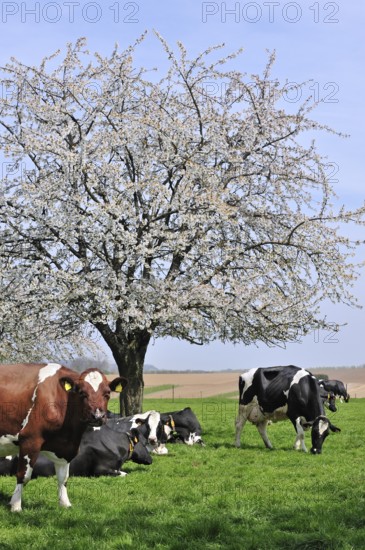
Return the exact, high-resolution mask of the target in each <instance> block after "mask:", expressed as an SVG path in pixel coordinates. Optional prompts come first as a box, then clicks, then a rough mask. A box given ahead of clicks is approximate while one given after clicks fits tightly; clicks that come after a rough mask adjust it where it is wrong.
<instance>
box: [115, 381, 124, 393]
mask: <svg viewBox="0 0 365 550" xmlns="http://www.w3.org/2000/svg"><path fill="white" fill-rule="evenodd" d="M114 391H117V392H119V393H120V392H122V391H123V386H122V384H121V383H119V384H118V385H117V386H115V390H114Z"/></svg>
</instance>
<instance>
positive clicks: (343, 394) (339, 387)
mask: <svg viewBox="0 0 365 550" xmlns="http://www.w3.org/2000/svg"><path fill="white" fill-rule="evenodd" d="M318 384H319V385H320V386H321V387H322V388H323V389H324V390H325V391H328V392H332V393H334V395H337V396H338V397H340V398H343V399H344V400H345V402H346V403H347V402H348V400H349V399H350V395H349V394H348V393H347V390H346V388H345V384H344V383H343V382H341V380H318Z"/></svg>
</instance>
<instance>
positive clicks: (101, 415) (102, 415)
mask: <svg viewBox="0 0 365 550" xmlns="http://www.w3.org/2000/svg"><path fill="white" fill-rule="evenodd" d="M105 421H106V412H105V411H101V410H100V409H96V411H95V412H94V413H92V414H91V418H90V420H89V424H90V426H101V425H102V424H104V423H105Z"/></svg>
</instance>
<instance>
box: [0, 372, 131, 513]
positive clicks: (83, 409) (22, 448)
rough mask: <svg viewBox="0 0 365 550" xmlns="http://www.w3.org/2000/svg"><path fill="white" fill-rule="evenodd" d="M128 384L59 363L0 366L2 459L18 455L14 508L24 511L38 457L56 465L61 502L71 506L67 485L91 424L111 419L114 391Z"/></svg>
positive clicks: (63, 504) (0, 442) (15, 510)
mask: <svg viewBox="0 0 365 550" xmlns="http://www.w3.org/2000/svg"><path fill="white" fill-rule="evenodd" d="M126 384H127V380H126V379H125V378H121V377H118V378H116V379H114V380H113V381H111V382H108V380H107V379H106V377H105V375H104V374H103V373H102V372H100V371H99V370H97V369H88V370H86V371H84V372H82V373H81V374H80V373H78V372H75V371H72V370H71V369H68V368H66V367H64V366H62V365H59V364H56V363H49V364H34V363H32V364H25V363H20V364H13V365H4V364H3V365H0V408H1V414H0V456H8V455H13V456H14V455H18V454H19V461H18V467H17V473H16V478H17V484H16V487H15V491H14V493H13V496H12V498H11V501H10V505H11V510H12V511H13V512H18V511H20V510H21V498H22V490H23V485H25V484H26V483H27V482H28V481H29V480H30V479H31V477H32V471H33V468H34V465H35V462H36V460H37V458H38V456H39V454H43V455H44V456H46V457H48V458H49V459H50V460H51V461H52V462H53V463H54V465H55V470H56V476H57V480H58V489H59V503H60V505H61V506H65V507H69V506H71V503H70V501H69V498H68V495H67V489H66V481H67V478H68V475H69V464H70V462H71V460H72V459H73V458H74V457H75V456H76V453H77V451H78V448H79V445H80V441H81V437H82V434H83V433H84V431H85V430H86V428H87V426H88V425H94V426H100V425H102V424H103V423H104V422H105V421H106V412H107V404H108V400H109V398H110V393H111V391H119V392H120V391H122V389H123V386H126Z"/></svg>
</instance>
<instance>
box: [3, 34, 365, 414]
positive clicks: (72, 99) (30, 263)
mask: <svg viewBox="0 0 365 550" xmlns="http://www.w3.org/2000/svg"><path fill="white" fill-rule="evenodd" d="M158 38H159V40H160V42H161V44H162V46H163V49H164V51H165V52H166V54H167V58H168V63H169V66H168V69H167V71H166V74H164V75H163V76H162V77H161V76H160V75H159V74H158V73H156V74H155V73H153V72H152V73H151V72H150V71H147V70H146V69H144V68H136V67H135V65H134V61H133V54H134V49H135V48H136V47H137V46H138V45H139V43H140V41H141V40H143V37H142V38H141V39H140V40H138V41H137V42H136V44H135V45H133V46H131V47H129V48H128V49H126V50H125V51H119V49H118V48H117V47H116V48H115V49H114V51H113V52H112V53H111V55H109V56H107V57H103V56H102V55H100V54H95V55H91V54H90V53H89V52H88V51H87V49H86V43H85V40H84V39H80V40H78V41H77V42H76V43H75V44H68V45H67V51H66V54H65V56H64V58H63V59H61V60H59V57H60V53H59V52H58V53H56V54H54V55H52V56H50V57H48V58H45V59H44V60H43V61H42V62H41V64H40V65H39V66H38V67H29V66H27V65H25V64H23V63H21V62H19V61H17V60H14V59H13V60H11V61H10V62H9V63H8V64H7V65H6V66H5V67H3V68H2V71H3V75H4V76H3V83H4V85H5V86H3V89H4V88H5V90H6V93H4V92H3V97H2V98H1V100H0V128H1V130H0V147H1V150H2V152H3V155H4V157H5V162H4V164H3V166H4V167H5V170H3V176H2V189H3V191H2V194H1V196H0V230H1V254H0V262H1V270H2V281H1V291H2V302H1V306H0V307H1V312H2V321H1V324H2V334H1V335H0V338H1V337H2V339H3V341H5V340H6V339H7V343H8V353H10V350H11V349H14V346H15V344H16V343H15V340H14V336H15V335H16V337H17V338H18V340H19V338H20V339H21V337H23V338H24V339H25V340H27V339H29V335H30V336H31V335H32V331H34V330H35V328H34V327H37V330H36V331H37V332H39V328H41V332H42V334H43V335H44V336H45V338H44V339H43V341H41V340H39V342H40V343H41V347H42V345H43V344H45V343H46V342H48V341H49V339H50V337H51V336H52V338H53V339H54V340H55V341H57V340H60V341H62V338H65V339H66V340H67V338H74V339H75V338H76V340H77V338H78V335H79V334H80V332H82V331H85V330H87V328H85V327H94V328H96V329H97V330H98V331H99V332H100V334H101V335H102V336H103V338H104V339H105V341H106V342H107V344H108V345H109V346H110V348H111V350H112V352H113V355H114V357H115V360H116V362H117V364H118V367H119V371H120V373H121V374H123V375H127V376H129V378H135V379H136V383H135V385H133V384H131V385H130V386H129V388H130V389H129V392H130V395H132V394H133V393H134V394H135V395H137V393H138V392H139V393H138V395H139V398H138V399H137V398H136V399H134V401H133V400H132V401H133V403H132V402H130V403H129V405H128V406H127V405H126V409H125V410H126V411H128V412H129V411H131V410H132V409H138V407H140V405H141V395H142V390H141V387H143V379H142V372H143V360H144V355H145V351H146V349H147V346H148V343H149V341H150V338H151V336H153V337H156V338H158V337H164V336H167V335H168V336H174V337H177V338H182V339H185V340H188V341H190V342H195V343H204V342H210V341H212V340H215V339H219V340H221V341H232V342H243V343H244V344H250V343H252V342H256V341H262V342H264V343H266V344H275V343H279V342H284V341H293V340H295V339H296V338H297V337H298V335H302V334H303V333H305V332H307V331H310V330H312V329H313V328H315V327H318V326H320V325H321V326H326V322H325V320H324V319H322V318H321V316H320V312H319V304H320V302H321V301H322V300H324V299H329V300H331V301H333V302H340V301H342V302H347V303H353V302H354V299H353V297H352V296H351V292H350V286H351V284H352V282H353V281H354V279H355V278H356V269H355V266H354V265H353V263H352V261H351V256H352V253H353V247H354V243H352V242H351V240H350V239H349V238H348V237H347V236H346V235H345V234H344V233H343V229H342V228H343V223H344V222H345V223H347V222H357V223H359V222H361V220H362V219H363V214H364V208H363V207H362V208H358V209H357V210H354V211H348V210H346V209H345V208H344V207H342V208H337V209H336V207H335V194H334V190H333V189H332V186H331V184H330V182H329V181H328V177H327V171H326V164H327V160H326V158H324V157H322V156H321V155H320V154H319V152H318V149H317V146H316V143H315V142H314V141H309V140H308V139H307V135H308V136H309V137H310V138H312V136H313V132H314V131H318V130H319V131H322V132H326V131H332V130H331V129H330V128H328V127H326V126H323V125H321V124H319V123H317V122H316V121H315V120H313V118H312V111H313V108H314V106H315V105H314V104H313V101H312V100H311V99H310V98H307V100H305V101H304V102H303V103H302V104H300V105H299V106H298V108H297V111H296V112H295V113H292V112H288V111H287V110H285V107H286V106H285V104H284V102H283V93H284V90H285V83H284V84H280V82H279V81H278V80H277V79H275V78H274V77H273V76H272V67H273V64H274V56H273V55H271V56H269V59H268V63H267V66H266V67H265V68H264V70H263V73H262V75H251V74H246V73H245V72H241V71H240V70H238V69H237V66H240V65H242V63H243V62H244V57H242V56H241V52H237V53H235V54H233V55H229V56H227V57H224V58H222V59H220V58H218V56H217V54H218V51H219V48H218V47H217V48H209V49H207V50H206V51H204V52H203V53H202V54H200V55H199V56H197V57H195V58H192V59H190V58H189V56H188V53H187V51H186V49H185V48H184V46H183V45H182V44H178V47H177V49H176V50H177V51H176V52H175V51H174V50H173V49H172V48H170V46H169V45H168V44H167V43H166V42H165V41H164V40H163V39H162V38H161V37H160V36H158ZM242 59H243V61H242ZM57 62H58V65H57ZM229 67H235V68H234V69H229ZM212 85H214V89H219V93H211V91H210V90H211V89H212ZM304 138H306V139H304ZM340 228H341V229H340ZM15 327H16V329H15ZM9 335H10V336H9ZM30 342H31V338H30ZM131 403H132V404H131ZM132 412H134V411H132Z"/></svg>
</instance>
